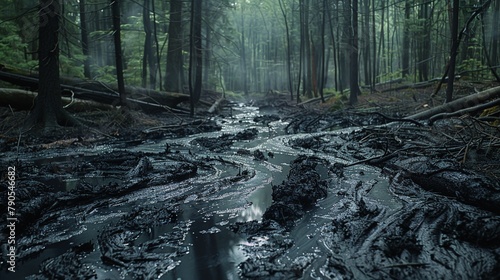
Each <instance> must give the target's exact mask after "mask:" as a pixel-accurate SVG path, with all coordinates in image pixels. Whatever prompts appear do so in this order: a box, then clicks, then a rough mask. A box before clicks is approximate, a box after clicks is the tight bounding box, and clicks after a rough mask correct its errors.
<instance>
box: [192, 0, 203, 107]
mask: <svg viewBox="0 0 500 280" xmlns="http://www.w3.org/2000/svg"><path fill="white" fill-rule="evenodd" d="M201 8H202V0H192V1H191V44H190V45H191V48H190V49H191V51H190V61H189V66H190V67H189V80H190V83H189V85H190V89H189V94H190V96H191V98H190V105H191V106H190V107H191V116H194V108H195V105H196V104H197V103H198V101H199V100H200V97H201V88H202V82H203V50H202V39H201V15H202V13H201ZM193 65H194V73H193ZM193 75H194V85H192V83H191V79H192V76H193Z"/></svg>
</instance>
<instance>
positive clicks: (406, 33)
mask: <svg viewBox="0 0 500 280" xmlns="http://www.w3.org/2000/svg"><path fill="white" fill-rule="evenodd" d="M402 51H403V54H402V56H401V60H402V62H401V68H402V70H401V76H402V78H405V77H406V76H408V75H409V74H410V0H405V19H404V27H403V50H402Z"/></svg>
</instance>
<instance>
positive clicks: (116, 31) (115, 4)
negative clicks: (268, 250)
mask: <svg viewBox="0 0 500 280" xmlns="http://www.w3.org/2000/svg"><path fill="white" fill-rule="evenodd" d="M111 16H112V17H113V41H114V45H115V63H116V81H117V83H118V92H119V93H120V105H121V106H127V94H126V92H125V80H124V79H123V58H122V57H123V55H122V40H121V26H120V22H121V21H120V0H111Z"/></svg>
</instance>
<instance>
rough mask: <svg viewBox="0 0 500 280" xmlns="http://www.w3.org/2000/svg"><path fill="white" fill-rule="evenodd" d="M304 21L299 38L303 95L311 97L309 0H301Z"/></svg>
mask: <svg viewBox="0 0 500 280" xmlns="http://www.w3.org/2000/svg"><path fill="white" fill-rule="evenodd" d="M303 1H304V2H303V10H302V12H303V13H304V22H303V34H302V38H301V40H303V41H304V64H303V66H304V95H306V96H307V97H308V98H312V97H313V91H312V86H313V85H312V79H313V78H312V59H311V58H312V57H311V39H310V34H309V6H310V5H309V1H310V0H303Z"/></svg>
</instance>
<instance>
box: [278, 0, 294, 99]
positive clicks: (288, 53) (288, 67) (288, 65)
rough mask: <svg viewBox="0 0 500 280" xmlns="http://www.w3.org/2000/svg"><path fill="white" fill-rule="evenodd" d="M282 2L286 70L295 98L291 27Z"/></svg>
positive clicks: (280, 0)
mask: <svg viewBox="0 0 500 280" xmlns="http://www.w3.org/2000/svg"><path fill="white" fill-rule="evenodd" d="M278 2H279V4H280V9H281V13H282V14H283V19H284V21H285V32H286V71H287V78H288V91H289V92H290V100H293V82H292V66H291V63H292V57H291V56H292V50H291V45H290V29H289V28H288V20H287V18H286V12H285V8H284V7H283V2H282V0H278Z"/></svg>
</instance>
